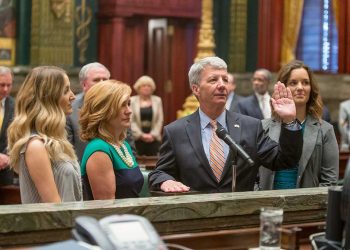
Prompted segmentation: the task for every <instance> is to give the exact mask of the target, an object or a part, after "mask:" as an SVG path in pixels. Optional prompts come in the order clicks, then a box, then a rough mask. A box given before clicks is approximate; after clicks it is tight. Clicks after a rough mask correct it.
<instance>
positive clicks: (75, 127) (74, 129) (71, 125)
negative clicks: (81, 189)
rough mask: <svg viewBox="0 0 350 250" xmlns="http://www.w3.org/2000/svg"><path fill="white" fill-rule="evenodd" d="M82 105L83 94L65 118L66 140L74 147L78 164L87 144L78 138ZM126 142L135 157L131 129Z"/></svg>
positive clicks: (77, 96) (75, 101) (77, 97)
mask: <svg viewBox="0 0 350 250" xmlns="http://www.w3.org/2000/svg"><path fill="white" fill-rule="evenodd" d="M83 103H84V93H79V94H77V95H76V98H75V100H74V102H73V104H72V108H73V112H72V114H71V115H69V116H67V122H66V131H67V134H68V140H69V141H70V143H71V144H72V145H73V146H74V150H75V153H76V154H77V157H78V160H79V163H80V162H81V159H82V158H83V154H84V150H85V148H86V145H87V143H86V142H83V141H82V140H81V139H80V137H79V130H80V125H79V112H80V108H81V107H82V106H83ZM126 141H127V142H128V143H129V145H130V147H131V149H132V151H133V153H134V154H135V155H136V148H135V142H134V139H133V137H132V134H131V129H128V131H127V135H126Z"/></svg>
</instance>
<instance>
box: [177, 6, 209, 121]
mask: <svg viewBox="0 0 350 250" xmlns="http://www.w3.org/2000/svg"><path fill="white" fill-rule="evenodd" d="M197 46H198V52H197V56H196V58H195V59H194V61H198V60H199V59H201V58H204V57H208V56H214V55H215V53H214V49H215V40H214V30H213V0H202V17H201V27H200V30H199V42H198V45H197ZM198 107H199V102H198V100H197V98H196V97H195V96H194V95H190V96H188V97H187V98H186V100H185V103H184V104H183V106H182V108H183V110H178V111H177V113H176V116H177V119H179V118H181V117H184V116H187V115H190V114H192V113H193V112H195V111H196V110H197V109H198Z"/></svg>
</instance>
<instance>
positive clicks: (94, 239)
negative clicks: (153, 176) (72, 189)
mask: <svg viewBox="0 0 350 250" xmlns="http://www.w3.org/2000/svg"><path fill="white" fill-rule="evenodd" d="M72 234H73V238H74V239H75V240H78V241H83V242H86V243H89V244H91V245H96V246H99V247H100V248H101V249H103V250H120V249H128V250H133V249H135V250H136V249H143V250H148V249H150V250H151V249H152V250H155V249H157V250H167V247H166V246H165V244H164V242H163V241H162V239H161V238H160V237H159V235H158V233H157V232H156V230H155V229H154V227H153V226H152V224H151V223H150V222H149V221H148V220H147V219H145V218H144V217H141V216H138V215H130V214H124V215H111V216H108V217H105V218H102V219H101V220H99V221H98V220H96V219H95V218H93V217H88V216H79V217H77V218H76V220H75V228H74V229H73V230H72Z"/></svg>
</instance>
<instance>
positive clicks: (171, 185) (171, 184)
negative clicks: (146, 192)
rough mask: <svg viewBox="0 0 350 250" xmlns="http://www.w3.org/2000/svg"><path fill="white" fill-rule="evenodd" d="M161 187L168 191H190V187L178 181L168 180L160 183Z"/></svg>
mask: <svg viewBox="0 0 350 250" xmlns="http://www.w3.org/2000/svg"><path fill="white" fill-rule="evenodd" d="M160 189H161V190H162V191H163V192H167V193H176V192H188V191H189V190H190V187H188V186H186V185H184V184H182V183H181V182H178V181H173V180H167V181H164V182H163V183H162V184H161V185H160Z"/></svg>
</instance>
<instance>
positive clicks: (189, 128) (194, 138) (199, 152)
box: [186, 110, 216, 182]
mask: <svg viewBox="0 0 350 250" xmlns="http://www.w3.org/2000/svg"><path fill="white" fill-rule="evenodd" d="M186 132H187V136H188V138H189V140H190V143H191V145H192V147H193V150H194V152H195V154H196V156H197V158H198V159H199V161H200V162H201V164H202V165H203V166H204V169H205V170H206V171H207V172H209V173H210V176H211V178H212V179H213V181H215V182H216V178H215V175H214V173H213V171H212V169H211V166H210V164H209V161H208V158H207V156H206V155H205V152H204V148H203V144H202V135H201V124H200V118H199V112H198V110H197V111H196V112H195V113H194V114H192V115H190V116H188V118H187V124H186ZM189 160H190V159H189Z"/></svg>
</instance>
